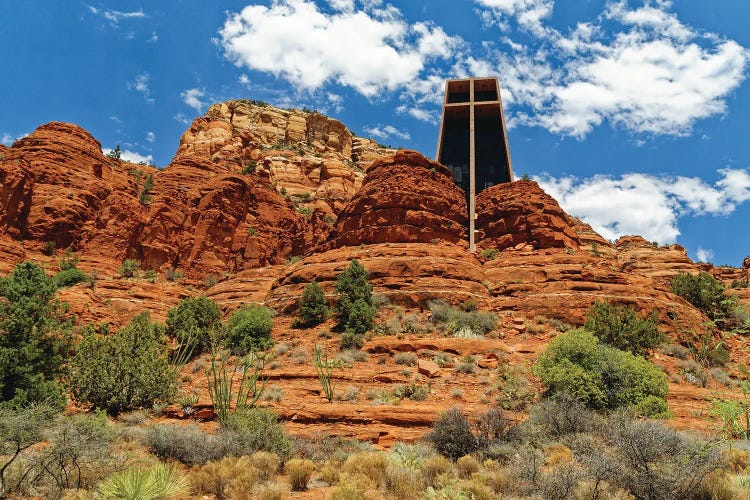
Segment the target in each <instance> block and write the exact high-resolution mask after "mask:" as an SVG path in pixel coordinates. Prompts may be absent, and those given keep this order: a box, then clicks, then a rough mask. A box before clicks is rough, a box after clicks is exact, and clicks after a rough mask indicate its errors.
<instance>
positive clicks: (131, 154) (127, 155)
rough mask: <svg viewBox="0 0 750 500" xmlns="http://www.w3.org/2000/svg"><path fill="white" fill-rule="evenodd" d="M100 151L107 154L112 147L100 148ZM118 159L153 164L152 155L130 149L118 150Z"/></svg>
mask: <svg viewBox="0 0 750 500" xmlns="http://www.w3.org/2000/svg"><path fill="white" fill-rule="evenodd" d="M102 152H103V153H104V154H105V155H108V154H109V153H111V152H112V149H110V148H102ZM120 159H121V160H123V161H129V162H131V163H147V164H149V165H153V163H154V157H153V155H142V154H140V153H137V152H135V151H130V150H128V149H122V150H120Z"/></svg>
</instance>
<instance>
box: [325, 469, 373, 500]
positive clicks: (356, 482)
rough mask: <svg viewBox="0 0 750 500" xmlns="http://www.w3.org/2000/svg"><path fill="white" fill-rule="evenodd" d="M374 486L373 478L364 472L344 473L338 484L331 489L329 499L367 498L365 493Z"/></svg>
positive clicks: (361, 499) (350, 499)
mask: <svg viewBox="0 0 750 500" xmlns="http://www.w3.org/2000/svg"><path fill="white" fill-rule="evenodd" d="M373 486H374V485H373V484H372V480H371V479H370V478H369V477H367V476H366V475H364V474H360V473H357V474H347V473H344V474H341V476H340V478H339V483H338V485H337V486H336V487H335V488H332V489H331V492H330V493H329V496H328V500H365V498H367V497H366V496H365V493H366V492H367V490H369V489H372V488H373Z"/></svg>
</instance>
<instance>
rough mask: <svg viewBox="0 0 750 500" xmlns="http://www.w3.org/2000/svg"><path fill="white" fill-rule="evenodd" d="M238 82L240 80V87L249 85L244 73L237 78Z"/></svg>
mask: <svg viewBox="0 0 750 500" xmlns="http://www.w3.org/2000/svg"><path fill="white" fill-rule="evenodd" d="M239 80H240V83H241V84H242V85H247V84H248V83H250V79H249V78H248V77H247V75H246V74H244V73H243V74H241V75H240V78H239Z"/></svg>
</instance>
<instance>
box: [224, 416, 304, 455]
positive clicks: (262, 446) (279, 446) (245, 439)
mask: <svg viewBox="0 0 750 500" xmlns="http://www.w3.org/2000/svg"><path fill="white" fill-rule="evenodd" d="M220 432H221V434H222V440H224V442H225V443H226V445H225V446H226V447H227V454H228V455H232V456H242V455H252V454H253V453H255V452H257V451H267V452H270V453H275V454H276V455H278V456H279V458H280V459H281V460H282V461H286V460H288V459H289V458H291V453H292V441H291V439H290V438H289V436H287V434H286V433H285V432H284V427H283V426H282V425H281V422H279V416H278V415H277V414H276V413H274V412H273V411H272V410H269V409H266V408H253V409H250V410H246V411H243V412H238V413H235V414H233V415H231V416H229V418H227V420H226V422H225V423H224V424H222V429H221V431H220Z"/></svg>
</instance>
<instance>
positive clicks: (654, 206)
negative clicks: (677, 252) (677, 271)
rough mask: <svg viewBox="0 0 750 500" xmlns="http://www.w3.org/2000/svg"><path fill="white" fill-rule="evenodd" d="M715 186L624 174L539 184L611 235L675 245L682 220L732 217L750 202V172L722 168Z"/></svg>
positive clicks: (548, 179)
mask: <svg viewBox="0 0 750 500" xmlns="http://www.w3.org/2000/svg"><path fill="white" fill-rule="evenodd" d="M718 173H719V174H720V179H719V180H718V181H717V182H716V183H715V184H713V185H711V184H708V183H707V182H705V181H704V180H702V179H700V178H697V177H669V176H657V175H649V174H636V173H631V174H625V175H622V176H620V177H613V176H607V175H596V176H594V177H590V178H588V179H578V178H575V177H561V178H555V177H552V176H550V175H548V174H544V175H542V176H540V177H539V178H537V179H536V180H537V181H538V182H539V185H540V186H541V187H542V189H544V190H545V191H546V192H547V193H549V194H550V196H552V197H553V198H555V199H556V200H557V201H558V202H559V203H560V206H561V207H562V208H563V209H564V210H565V211H566V212H568V213H570V214H571V215H574V216H576V217H580V218H581V219H583V220H584V221H585V222H587V223H588V224H591V226H592V227H593V228H594V229H595V230H596V231H598V232H599V233H600V234H601V235H602V236H604V237H605V238H607V239H610V240H614V239H617V238H618V237H620V236H623V235H628V234H638V235H641V236H643V237H644V238H646V239H648V240H654V241H658V242H660V243H674V242H675V241H676V239H677V236H679V234H680V230H679V226H678V219H679V218H680V217H684V216H696V215H729V214H730V213H732V212H734V210H735V209H736V207H737V205H739V204H740V203H743V202H745V201H750V172H748V171H747V170H742V169H729V168H726V169H721V170H719V171H718Z"/></svg>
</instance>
